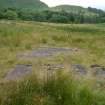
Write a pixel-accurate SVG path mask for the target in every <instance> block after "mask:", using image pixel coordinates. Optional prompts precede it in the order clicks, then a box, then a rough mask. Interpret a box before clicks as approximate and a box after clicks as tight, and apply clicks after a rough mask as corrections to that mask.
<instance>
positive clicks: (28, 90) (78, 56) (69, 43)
mask: <svg viewBox="0 0 105 105" xmlns="http://www.w3.org/2000/svg"><path fill="white" fill-rule="evenodd" d="M104 26H105V24H53V23H38V22H23V21H18V22H16V21H3V20H2V21H0V81H2V79H3V77H4V76H5V75H6V73H7V72H8V71H9V70H10V69H11V68H12V67H14V66H15V65H16V64H28V63H31V64H32V65H34V66H33V70H34V71H36V73H37V71H38V69H39V68H40V67H38V64H40V63H42V64H43V62H44V63H47V62H50V63H56V62H60V63H67V64H69V63H76V64H83V65H85V66H86V67H89V66H90V65H93V64H98V65H101V66H104V65H105V59H104V57H105V45H104V43H105V27H104ZM40 46H49V47H52V46H53V47H68V48H77V49H79V50H80V52H79V53H75V54H70V55H67V56H63V55H59V56H58V57H55V58H53V60H49V59H37V58H36V59H32V60H30V61H27V60H18V59H17V54H18V53H21V52H26V51H31V50H33V49H36V48H38V47H40ZM36 75H37V74H35V73H33V74H32V76H31V77H27V78H25V79H24V80H21V81H18V82H6V83H1V84H0V88H1V89H0V105H105V93H104V91H105V90H104V89H105V88H104V87H105V86H104V85H102V87H101V88H97V87H98V86H97V84H94V81H95V80H94V78H90V77H88V79H83V80H82V81H79V82H78V81H77V80H75V79H74V78H73V77H72V76H71V75H67V74H66V73H58V76H57V78H56V79H53V78H51V79H50V80H48V81H47V83H46V82H45V83H43V82H42V81H41V80H38V78H37V76H36ZM102 82H103V83H104V81H102ZM93 85H95V86H93ZM96 86H97V87H96Z"/></svg>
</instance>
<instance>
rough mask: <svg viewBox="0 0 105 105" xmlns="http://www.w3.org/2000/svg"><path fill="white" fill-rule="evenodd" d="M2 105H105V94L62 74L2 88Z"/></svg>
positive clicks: (6, 85) (10, 83) (7, 84)
mask: <svg viewBox="0 0 105 105" xmlns="http://www.w3.org/2000/svg"><path fill="white" fill-rule="evenodd" d="M0 88H1V89H0V105H105V100H104V98H105V94H104V93H103V92H101V91H93V90H92V89H91V88H89V87H86V85H85V84H84V85H83V84H79V83H78V82H76V81H75V80H73V78H72V77H71V76H70V75H66V74H65V75H64V74H63V73H60V74H59V75H58V76H57V77H56V78H50V79H49V80H48V81H47V82H42V81H40V80H38V79H37V78H36V77H35V76H32V77H30V78H28V79H25V80H23V81H20V82H9V83H6V84H4V85H2V86H0Z"/></svg>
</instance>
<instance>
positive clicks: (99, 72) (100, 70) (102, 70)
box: [90, 65, 105, 77]
mask: <svg viewBox="0 0 105 105" xmlns="http://www.w3.org/2000/svg"><path fill="white" fill-rule="evenodd" d="M90 68H91V71H92V73H93V74H94V75H96V76H104V77H105V67H103V66H100V65H96V66H91V67H90Z"/></svg>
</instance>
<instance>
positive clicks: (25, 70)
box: [5, 65, 32, 80]
mask: <svg viewBox="0 0 105 105" xmlns="http://www.w3.org/2000/svg"><path fill="white" fill-rule="evenodd" d="M31 73H32V65H16V66H15V68H13V69H12V70H10V71H9V72H8V73H7V75H6V76H5V79H6V80H16V79H19V78H21V77H23V76H25V75H27V74H31Z"/></svg>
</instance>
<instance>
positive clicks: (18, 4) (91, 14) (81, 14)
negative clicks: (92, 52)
mask: <svg viewBox="0 0 105 105" xmlns="http://www.w3.org/2000/svg"><path fill="white" fill-rule="evenodd" d="M0 19H7V20H30V21H39V22H53V23H104V22H105V11H103V10H101V9H96V8H91V7H88V8H83V7H80V6H72V5H60V6H56V7H52V8H50V7H48V6H47V5H46V4H44V3H43V2H41V1H40V0H22V1H21V0H10V1H9V0H1V1H0Z"/></svg>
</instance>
